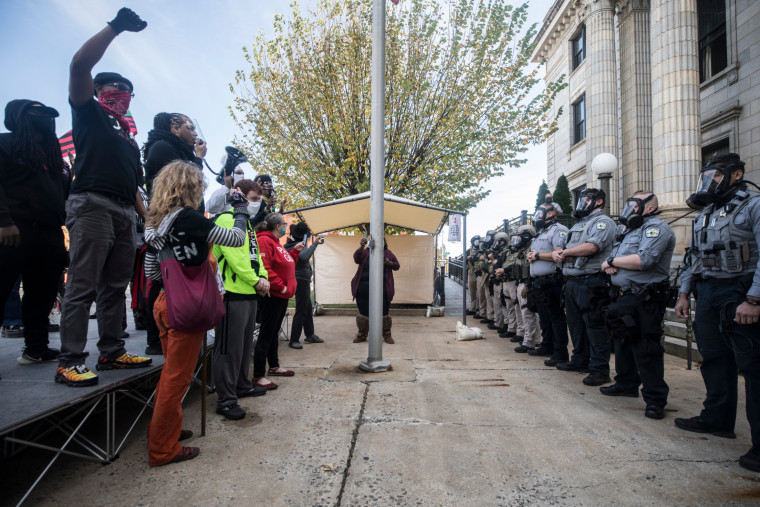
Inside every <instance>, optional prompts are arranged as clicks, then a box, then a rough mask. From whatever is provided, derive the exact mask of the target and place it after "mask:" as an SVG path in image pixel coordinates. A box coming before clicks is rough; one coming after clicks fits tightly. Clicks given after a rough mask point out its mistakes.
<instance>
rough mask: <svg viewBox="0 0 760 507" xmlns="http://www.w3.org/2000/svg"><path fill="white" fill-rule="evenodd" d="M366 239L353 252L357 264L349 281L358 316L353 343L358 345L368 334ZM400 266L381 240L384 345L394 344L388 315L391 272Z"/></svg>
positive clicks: (368, 271)
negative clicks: (357, 329)
mask: <svg viewBox="0 0 760 507" xmlns="http://www.w3.org/2000/svg"><path fill="white" fill-rule="evenodd" d="M367 243H368V240H367V238H362V239H361V241H360V242H359V248H357V249H356V251H355V252H354V262H355V263H356V264H358V267H357V268H356V274H355V275H354V278H353V279H352V280H351V295H352V296H353V297H354V299H356V306H357V308H358V310H359V315H357V316H356V326H357V327H358V328H359V331H358V332H357V333H356V338H354V343H360V342H363V341H366V340H367V335H368V334H369V273H370V263H369V262H368V261H369V248H365V247H366V246H367ZM400 267H401V265H400V264H399V262H398V259H396V256H395V255H393V252H391V251H390V250H388V244H387V243H386V242H385V240H383V340H385V343H395V341H394V340H393V336H391V327H392V325H393V320H392V319H391V316H390V315H389V312H390V307H391V301H393V295H394V294H395V292H396V291H395V288H394V285H393V271H398V270H399V268H400Z"/></svg>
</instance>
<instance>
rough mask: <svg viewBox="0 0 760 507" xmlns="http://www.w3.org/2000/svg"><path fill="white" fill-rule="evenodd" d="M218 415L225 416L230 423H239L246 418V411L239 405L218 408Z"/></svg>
mask: <svg viewBox="0 0 760 507" xmlns="http://www.w3.org/2000/svg"><path fill="white" fill-rule="evenodd" d="M216 413H217V414H219V415H223V416H224V418H225V419H229V420H230V421H238V420H240V419H242V418H243V417H245V410H243V409H242V408H240V405H238V404H237V403H233V404H232V405H227V406H226V407H216Z"/></svg>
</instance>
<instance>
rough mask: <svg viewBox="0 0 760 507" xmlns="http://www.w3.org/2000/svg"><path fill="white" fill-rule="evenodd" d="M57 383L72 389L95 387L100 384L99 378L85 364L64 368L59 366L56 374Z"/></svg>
mask: <svg viewBox="0 0 760 507" xmlns="http://www.w3.org/2000/svg"><path fill="white" fill-rule="evenodd" d="M55 381H56V382H57V383H59V384H66V385H69V386H71V387H86V386H94V385H95V384H97V383H98V376H97V375H95V374H94V373H93V372H91V371H90V370H89V368H87V367H86V366H85V365H83V364H77V365H74V366H69V367H68V368H64V367H63V366H59V367H58V369H57V370H56V372H55Z"/></svg>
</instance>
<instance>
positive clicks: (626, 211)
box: [618, 191, 658, 230]
mask: <svg viewBox="0 0 760 507" xmlns="http://www.w3.org/2000/svg"><path fill="white" fill-rule="evenodd" d="M642 194H644V192H641V191H639V192H636V193H635V194H633V197H629V198H628V200H626V201H625V206H623V211H621V212H620V216H619V217H618V222H620V223H621V224H623V225H624V226H626V229H630V230H633V229H638V228H639V227H641V224H643V223H644V217H645V216H650V215H656V214H657V213H658V211H657V208H655V210H654V211H653V212H652V213H649V214H647V213H646V204H647V203H648V202H649V201H651V200H652V199H654V194H649V195H648V196H646V197H644V198H643V199H641V198H639V197H636V196H637V195H639V196H640V195H642Z"/></svg>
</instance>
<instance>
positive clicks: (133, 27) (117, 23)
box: [108, 7, 148, 35]
mask: <svg viewBox="0 0 760 507" xmlns="http://www.w3.org/2000/svg"><path fill="white" fill-rule="evenodd" d="M108 24H109V25H111V28H113V30H114V32H116V34H117V35H118V34H120V33H121V32H124V31H126V32H139V31H140V30H144V29H145V27H146V26H148V23H147V22H146V21H143V20H142V19H140V16H138V15H137V14H135V11H133V10H132V9H128V8H127V7H122V8H121V9H119V12H118V13H117V14H116V17H115V18H113V19H112V20H111V21H109V22H108Z"/></svg>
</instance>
